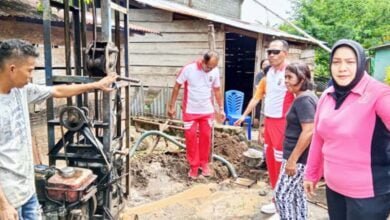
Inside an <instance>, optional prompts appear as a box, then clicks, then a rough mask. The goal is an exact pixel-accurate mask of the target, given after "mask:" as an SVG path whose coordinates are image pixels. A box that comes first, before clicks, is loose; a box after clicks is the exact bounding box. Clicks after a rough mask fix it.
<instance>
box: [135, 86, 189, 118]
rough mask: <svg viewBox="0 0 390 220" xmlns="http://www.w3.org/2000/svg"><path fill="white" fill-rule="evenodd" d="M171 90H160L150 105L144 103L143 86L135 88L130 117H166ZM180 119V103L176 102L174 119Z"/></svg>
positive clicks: (166, 88) (165, 88)
mask: <svg viewBox="0 0 390 220" xmlns="http://www.w3.org/2000/svg"><path fill="white" fill-rule="evenodd" d="M171 90H172V89H171V88H169V87H168V86H167V87H164V88H162V89H161V90H160V91H159V92H158V94H157V95H156V96H155V97H154V98H153V99H152V101H151V102H150V103H146V102H145V96H146V95H145V89H144V87H143V86H140V87H138V88H136V91H135V95H134V96H133V100H132V102H131V115H132V116H151V117H154V118H167V117H168V103H169V100H170V98H171V94H172V91H171ZM175 119H179V120H181V119H182V112H181V101H177V102H176V118H175Z"/></svg>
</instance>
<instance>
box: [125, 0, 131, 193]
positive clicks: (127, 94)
mask: <svg viewBox="0 0 390 220" xmlns="http://www.w3.org/2000/svg"><path fill="white" fill-rule="evenodd" d="M125 6H126V9H128V8H129V1H128V0H125ZM128 13H129V12H127V13H126V14H124V15H123V16H124V17H123V20H124V22H125V37H124V40H125V42H124V50H125V51H124V52H125V54H124V56H125V77H126V78H128V77H129V76H130V75H129V74H130V73H129V35H130V32H129V16H128ZM130 98H131V97H130V86H126V87H125V105H126V110H125V112H126V113H125V114H126V116H125V123H126V126H127V125H130V124H131V117H130ZM125 137H126V139H125V143H126V146H125V147H126V149H130V145H131V143H130V142H131V138H130V127H129V128H128V129H126V136H125ZM129 172H130V157H129V156H128V155H127V156H126V173H129ZM129 194H130V175H128V176H127V177H126V192H125V197H126V198H127V197H128V196H129Z"/></svg>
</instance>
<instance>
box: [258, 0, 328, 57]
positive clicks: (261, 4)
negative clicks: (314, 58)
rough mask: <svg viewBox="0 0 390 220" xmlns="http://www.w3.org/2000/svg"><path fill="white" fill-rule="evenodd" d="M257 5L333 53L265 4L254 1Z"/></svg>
mask: <svg viewBox="0 0 390 220" xmlns="http://www.w3.org/2000/svg"><path fill="white" fill-rule="evenodd" d="M254 2H255V3H257V4H259V5H260V6H261V7H263V8H264V9H265V10H267V11H269V12H271V13H272V14H273V15H275V16H276V17H278V18H280V19H282V20H283V21H284V22H286V23H287V24H289V25H290V26H291V27H293V28H294V29H295V30H297V31H298V32H299V33H301V34H303V35H304V36H305V37H307V38H309V39H310V40H312V41H314V42H315V43H317V44H318V46H320V47H321V48H322V49H324V50H326V51H328V52H330V51H332V50H331V49H330V48H329V47H327V46H326V45H325V44H323V43H322V42H321V41H319V40H317V39H315V38H314V37H312V36H311V35H310V34H308V33H306V32H305V31H304V30H302V29H301V28H299V27H298V26H296V25H295V24H293V23H292V22H290V21H289V20H287V19H285V18H283V17H282V16H280V15H279V14H278V13H276V12H274V11H272V10H271V9H269V8H268V7H267V6H265V5H264V4H263V3H261V2H259V1H257V0H254Z"/></svg>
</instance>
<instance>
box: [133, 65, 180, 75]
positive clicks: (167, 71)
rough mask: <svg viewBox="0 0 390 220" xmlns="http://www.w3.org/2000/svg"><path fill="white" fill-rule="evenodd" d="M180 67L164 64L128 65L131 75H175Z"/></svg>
mask: <svg viewBox="0 0 390 220" xmlns="http://www.w3.org/2000/svg"><path fill="white" fill-rule="evenodd" d="M180 69H181V67H166V66H130V74H131V77H134V75H172V76H173V75H175V76H176V74H177V73H178V72H179V71H180Z"/></svg>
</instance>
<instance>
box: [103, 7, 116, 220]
mask: <svg viewBox="0 0 390 220" xmlns="http://www.w3.org/2000/svg"><path fill="white" fill-rule="evenodd" d="M110 3H111V1H110V0H101V19H102V33H101V34H102V36H101V40H102V41H106V42H111V41H112V34H111V30H112V24H111V4H110ZM111 100H112V94H111V92H110V93H103V103H102V105H101V106H102V107H103V112H102V113H103V114H102V116H103V122H105V123H106V124H108V126H106V127H105V128H104V129H103V149H104V151H105V152H106V153H107V155H110V153H109V152H110V148H111V144H112V135H113V134H112V128H113V121H112V117H111V110H112V106H113V103H112V102H111ZM111 159H112V158H108V160H109V161H111ZM108 179H111V176H109V177H108ZM104 200H105V204H106V206H107V208H108V209H111V206H112V204H111V203H112V195H111V193H110V187H108V188H107V189H106V190H105V192H104ZM105 215H106V213H105ZM104 218H105V219H106V218H109V216H104Z"/></svg>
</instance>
